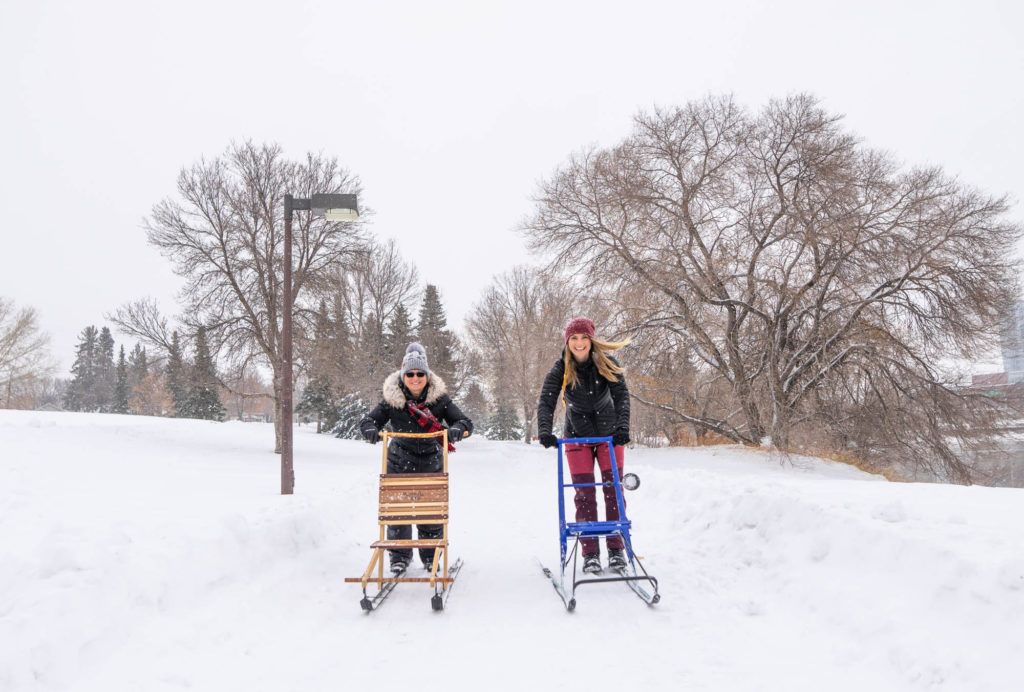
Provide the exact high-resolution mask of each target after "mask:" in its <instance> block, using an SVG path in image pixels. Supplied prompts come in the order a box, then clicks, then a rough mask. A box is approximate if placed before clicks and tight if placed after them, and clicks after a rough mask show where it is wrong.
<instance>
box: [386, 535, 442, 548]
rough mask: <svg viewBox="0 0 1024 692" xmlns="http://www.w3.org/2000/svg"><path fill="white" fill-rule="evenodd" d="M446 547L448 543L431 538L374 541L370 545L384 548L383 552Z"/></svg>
mask: <svg viewBox="0 0 1024 692" xmlns="http://www.w3.org/2000/svg"><path fill="white" fill-rule="evenodd" d="M447 545H448V541H446V540H444V539H441V538H432V539H429V540H419V539H405V540H398V539H395V540H387V541H374V542H373V543H371V544H370V547H371V548H384V549H385V550H395V549H401V548H445V547H447Z"/></svg>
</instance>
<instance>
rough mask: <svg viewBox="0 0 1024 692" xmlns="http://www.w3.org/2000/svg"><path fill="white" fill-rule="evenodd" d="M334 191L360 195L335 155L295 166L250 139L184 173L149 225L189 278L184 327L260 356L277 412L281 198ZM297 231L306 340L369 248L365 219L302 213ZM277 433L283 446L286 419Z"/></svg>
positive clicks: (300, 323) (295, 288) (272, 147)
mask: <svg viewBox="0 0 1024 692" xmlns="http://www.w3.org/2000/svg"><path fill="white" fill-rule="evenodd" d="M337 192H345V193H355V194H358V193H359V192H360V183H359V179H358V178H357V177H355V176H354V175H352V174H351V173H349V172H348V171H346V170H345V169H343V168H342V167H341V166H340V165H339V164H338V162H337V160H336V159H329V158H325V157H323V156H320V155H314V154H309V155H307V156H306V158H305V160H303V161H290V160H287V159H285V158H284V155H283V154H282V151H281V147H280V146H278V145H276V144H264V145H262V146H258V145H256V144H253V143H252V142H245V143H243V144H234V145H232V146H230V147H228V149H227V150H226V151H225V152H224V154H223V155H222V156H220V157H218V158H216V159H213V160H211V161H206V160H203V161H200V162H199V163H198V164H195V165H194V166H192V167H191V168H186V169H183V170H182V171H181V174H180V175H179V176H178V197H177V198H176V199H171V198H168V199H165V200H164V201H162V202H160V203H158V204H157V205H156V206H155V207H154V208H153V212H152V214H151V216H150V217H149V218H148V219H146V222H145V228H146V232H147V237H148V239H149V242H150V243H152V244H153V245H155V246H156V247H158V248H159V249H160V251H161V252H162V253H163V254H164V255H165V256H166V257H168V258H169V259H170V260H171V261H172V262H173V264H174V270H175V272H176V273H177V274H179V275H180V276H182V277H183V278H184V279H185V287H184V289H183V290H182V294H181V300H182V303H183V308H184V317H183V318H182V321H183V323H184V324H185V326H186V328H187V331H189V332H191V333H193V334H194V333H195V332H196V331H197V330H198V328H199V327H205V328H206V330H207V335H208V337H209V339H210V344H211V348H213V349H214V350H215V351H218V352H227V353H232V354H241V355H240V357H241V358H243V359H248V358H251V357H253V356H256V357H258V358H259V359H260V360H261V361H262V363H263V364H264V365H266V366H268V367H270V368H271V370H272V371H273V375H274V400H275V402H277V406H278V407H279V405H280V404H279V402H280V390H281V382H280V373H281V363H280V360H281V310H282V306H283V294H282V285H281V275H282V272H281V262H282V258H283V252H282V249H283V246H282V242H283V236H284V233H283V228H284V222H283V214H284V205H283V199H284V195H285V194H286V193H290V194H293V195H295V196H297V197H309V196H310V195H312V194H314V193H337ZM364 211H365V209H364ZM293 228H294V249H293V258H294V259H293V262H294V265H295V266H294V267H293V272H292V282H293V285H292V299H293V301H295V305H296V310H295V322H296V324H295V333H296V340H301V339H302V334H303V332H304V331H305V330H306V329H307V328H308V327H309V326H310V323H311V317H312V315H314V314H315V305H316V300H317V297H318V296H319V295H321V294H322V293H323V292H324V291H326V290H327V289H328V287H329V284H330V280H331V277H332V276H333V274H334V272H335V271H336V269H337V267H338V266H339V265H340V264H341V263H342V262H343V261H345V260H348V259H351V258H352V257H353V256H355V255H356V254H358V252H359V251H360V250H361V249H362V245H363V238H362V233H361V224H360V223H348V222H341V223H339V222H330V221H327V220H325V219H322V218H318V217H314V216H313V215H311V214H296V219H295V222H294V226H293ZM141 316H142V317H143V318H144V319H148V318H151V317H152V316H151V315H147V314H146V313H145V312H143V313H142V315H141ZM118 323H119V325H121V326H122V328H124V326H125V323H128V324H133V321H132V319H131V317H130V315H128V316H127V317H126V318H125V320H124V321H123V322H122V321H120V320H119V322H118ZM134 326H135V327H137V329H136V330H134V333H136V334H137V335H141V334H140V332H143V331H147V327H146V325H145V322H144V321H143V322H142V323H136V324H134ZM154 326H155V327H159V322H158V321H157V322H153V321H151V322H150V324H149V329H148V330H149V331H151V330H152V328H153V327H154ZM163 331H164V332H166V329H164V330H163ZM275 421H276V422H279V421H280V416H279V415H278V416H275ZM275 427H276V428H277V447H278V449H280V426H279V423H276V425H275Z"/></svg>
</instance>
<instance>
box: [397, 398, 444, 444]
mask: <svg viewBox="0 0 1024 692" xmlns="http://www.w3.org/2000/svg"><path fill="white" fill-rule="evenodd" d="M405 408H406V409H408V411H409V415H410V416H412V419H413V420H414V421H416V422H417V423H419V424H420V427H421V428H426V429H427V432H437V431H438V430H444V428H443V427H442V426H441V423H440V422H439V421H438V420H437V418H436V417H435V416H434V414H433V413H431V412H430V409H429V408H428V407H427V404H426V402H424V403H422V404H417V403H416V402H414V401H406V402H405ZM448 451H449V452H454V451H455V445H453V444H452V443H451V442H449V443H448Z"/></svg>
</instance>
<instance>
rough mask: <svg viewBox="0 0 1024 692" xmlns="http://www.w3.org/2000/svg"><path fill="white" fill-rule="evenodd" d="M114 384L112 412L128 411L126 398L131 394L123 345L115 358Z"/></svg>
mask: <svg viewBox="0 0 1024 692" xmlns="http://www.w3.org/2000/svg"><path fill="white" fill-rule="evenodd" d="M114 379H115V384H114V405H113V411H114V413H128V412H129V407H128V399H129V397H130V396H131V389H130V387H129V385H128V360H127V359H126V358H125V356H124V346H123V345H122V346H121V353H120V355H119V356H118V359H117V372H116V375H115V378H114Z"/></svg>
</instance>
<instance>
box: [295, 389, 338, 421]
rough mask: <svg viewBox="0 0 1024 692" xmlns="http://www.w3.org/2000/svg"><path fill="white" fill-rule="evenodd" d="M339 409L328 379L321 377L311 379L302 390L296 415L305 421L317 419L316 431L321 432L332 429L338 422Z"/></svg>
mask: <svg viewBox="0 0 1024 692" xmlns="http://www.w3.org/2000/svg"><path fill="white" fill-rule="evenodd" d="M337 410H338V409H337V406H336V405H335V403H334V397H333V396H332V395H331V388H330V385H329V383H328V381H327V379H326V378H323V377H320V378H317V379H316V380H313V381H311V382H310V383H309V384H307V385H306V387H305V389H303V390H302V397H301V399H300V400H299V405H298V406H296V407H295V415H297V416H298V418H299V420H300V421H301V422H303V423H308V422H310V421H314V420H315V421H316V431H317V432H318V433H321V432H327V431H328V430H331V429H332V428H333V427H334V425H335V423H337V422H338V413H337Z"/></svg>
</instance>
